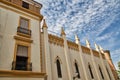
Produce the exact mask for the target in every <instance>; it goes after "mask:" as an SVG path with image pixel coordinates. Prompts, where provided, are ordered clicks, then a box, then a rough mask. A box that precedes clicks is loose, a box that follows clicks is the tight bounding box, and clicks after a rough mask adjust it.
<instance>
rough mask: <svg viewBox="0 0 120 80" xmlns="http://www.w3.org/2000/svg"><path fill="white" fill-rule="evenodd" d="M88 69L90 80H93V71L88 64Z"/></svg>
mask: <svg viewBox="0 0 120 80" xmlns="http://www.w3.org/2000/svg"><path fill="white" fill-rule="evenodd" d="M88 69H89V73H90V76H91V78H92V79H94V74H93V70H92V68H91V65H90V64H88Z"/></svg>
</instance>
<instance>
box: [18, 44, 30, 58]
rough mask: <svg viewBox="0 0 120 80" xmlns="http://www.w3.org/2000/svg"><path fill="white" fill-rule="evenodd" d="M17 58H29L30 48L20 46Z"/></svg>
mask: <svg viewBox="0 0 120 80" xmlns="http://www.w3.org/2000/svg"><path fill="white" fill-rule="evenodd" d="M17 56H24V57H27V56H28V47H26V46H21V45H18V47H17Z"/></svg>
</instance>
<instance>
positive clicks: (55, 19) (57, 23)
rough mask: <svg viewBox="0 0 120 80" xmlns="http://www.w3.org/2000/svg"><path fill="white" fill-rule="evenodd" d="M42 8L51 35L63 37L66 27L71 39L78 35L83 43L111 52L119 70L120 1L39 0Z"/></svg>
mask: <svg viewBox="0 0 120 80" xmlns="http://www.w3.org/2000/svg"><path fill="white" fill-rule="evenodd" d="M36 1H38V2H40V3H41V4H43V8H42V10H41V14H42V15H44V17H45V19H46V21H47V25H48V30H49V31H54V32H55V33H58V34H60V29H61V27H64V29H65V32H66V34H67V37H68V38H71V39H72V40H74V34H77V35H78V36H79V38H80V41H81V43H85V39H89V41H90V43H91V46H94V42H96V43H97V44H99V45H101V46H102V47H103V49H107V50H110V51H111V57H112V60H113V63H114V64H115V66H116V68H117V62H118V61H120V40H119V39H120V0H36Z"/></svg>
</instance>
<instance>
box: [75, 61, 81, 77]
mask: <svg viewBox="0 0 120 80" xmlns="http://www.w3.org/2000/svg"><path fill="white" fill-rule="evenodd" d="M75 69H76V73H78V78H80V73H79V69H78V65H77V63H75Z"/></svg>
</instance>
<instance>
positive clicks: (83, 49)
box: [81, 46, 91, 54]
mask: <svg viewBox="0 0 120 80" xmlns="http://www.w3.org/2000/svg"><path fill="white" fill-rule="evenodd" d="M81 48H82V52H83V53H86V54H91V53H90V49H89V48H87V47H85V46H81Z"/></svg>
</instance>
